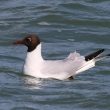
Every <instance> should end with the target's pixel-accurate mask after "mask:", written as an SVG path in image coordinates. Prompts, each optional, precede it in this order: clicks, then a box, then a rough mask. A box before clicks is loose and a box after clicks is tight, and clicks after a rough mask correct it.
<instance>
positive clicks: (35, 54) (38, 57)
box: [26, 44, 43, 63]
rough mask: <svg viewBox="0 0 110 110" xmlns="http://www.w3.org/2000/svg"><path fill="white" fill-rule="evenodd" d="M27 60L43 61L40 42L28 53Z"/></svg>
mask: <svg viewBox="0 0 110 110" xmlns="http://www.w3.org/2000/svg"><path fill="white" fill-rule="evenodd" d="M26 61H29V62H30V63H32V62H40V61H43V58H42V54H41V44H39V45H38V46H37V47H36V48H35V49H34V50H33V51H32V52H28V53H27V57H26Z"/></svg>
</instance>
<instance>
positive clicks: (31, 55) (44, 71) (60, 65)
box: [14, 34, 110, 80]
mask: <svg viewBox="0 0 110 110" xmlns="http://www.w3.org/2000/svg"><path fill="white" fill-rule="evenodd" d="M14 44H16V45H17V44H21V45H25V46H26V47H27V55H26V58H25V63H24V67H23V73H24V74H26V75H29V76H33V77H36V78H53V79H59V80H65V79H74V77H75V76H76V75H77V74H79V73H81V72H83V71H85V70H88V69H90V68H92V67H94V66H95V63H96V62H97V61H99V60H101V59H103V58H105V57H107V56H110V54H107V55H102V53H103V52H104V49H100V50H98V51H96V52H93V53H91V54H89V55H86V56H82V55H80V54H79V53H77V52H73V53H70V54H69V55H68V57H66V58H64V59H63V60H45V59H44V58H43V57H42V54H41V49H42V43H41V41H40V38H39V37H38V35H36V34H30V35H27V36H26V37H25V38H23V39H22V40H16V41H15V42H14ZM59 48H60V47H59Z"/></svg>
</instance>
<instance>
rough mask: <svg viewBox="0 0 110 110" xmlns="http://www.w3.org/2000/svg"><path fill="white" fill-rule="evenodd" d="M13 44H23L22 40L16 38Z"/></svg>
mask: <svg viewBox="0 0 110 110" xmlns="http://www.w3.org/2000/svg"><path fill="white" fill-rule="evenodd" d="M13 44H14V45H18V44H24V42H23V40H17V41H15V42H13Z"/></svg>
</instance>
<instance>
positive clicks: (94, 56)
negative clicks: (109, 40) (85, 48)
mask: <svg viewBox="0 0 110 110" xmlns="http://www.w3.org/2000/svg"><path fill="white" fill-rule="evenodd" d="M104 51H105V49H100V50H98V51H96V52H94V53H91V54H89V55H87V56H85V60H86V61H90V60H92V59H94V60H95V62H96V61H99V60H102V59H104V58H106V57H109V56H110V54H106V55H101V54H102V53H103V52H104Z"/></svg>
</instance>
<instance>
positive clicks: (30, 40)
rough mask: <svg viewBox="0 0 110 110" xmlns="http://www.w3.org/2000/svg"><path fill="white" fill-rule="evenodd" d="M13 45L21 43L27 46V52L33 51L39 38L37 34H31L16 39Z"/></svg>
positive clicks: (38, 42)
mask: <svg viewBox="0 0 110 110" xmlns="http://www.w3.org/2000/svg"><path fill="white" fill-rule="evenodd" d="M14 44H15V45H17V44H22V45H25V46H27V47H28V50H27V51H28V52H31V51H33V50H34V49H35V48H36V47H37V46H38V45H39V44H40V39H39V37H38V36H37V35H35V34H31V35H28V36H26V37H25V38H24V39H22V40H17V41H15V42H14Z"/></svg>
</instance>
